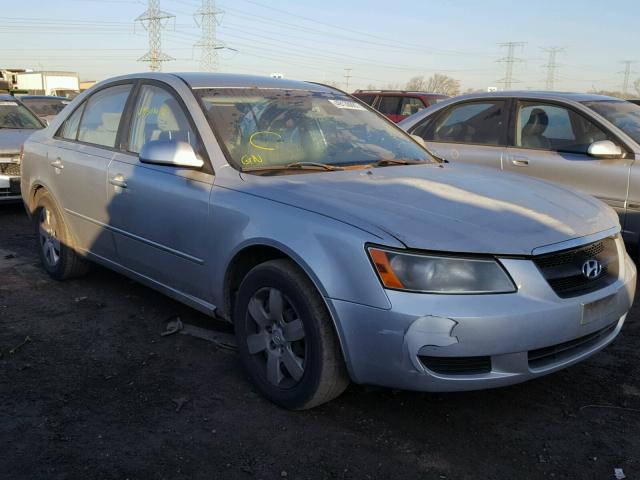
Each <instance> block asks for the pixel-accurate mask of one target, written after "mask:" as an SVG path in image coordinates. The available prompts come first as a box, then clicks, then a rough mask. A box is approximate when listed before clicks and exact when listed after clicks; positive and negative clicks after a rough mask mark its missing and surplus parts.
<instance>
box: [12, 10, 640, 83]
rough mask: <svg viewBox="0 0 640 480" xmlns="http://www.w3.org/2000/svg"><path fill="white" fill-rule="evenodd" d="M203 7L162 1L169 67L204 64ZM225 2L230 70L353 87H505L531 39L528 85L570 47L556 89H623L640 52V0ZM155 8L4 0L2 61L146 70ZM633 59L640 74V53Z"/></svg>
mask: <svg viewBox="0 0 640 480" xmlns="http://www.w3.org/2000/svg"><path fill="white" fill-rule="evenodd" d="M200 6H201V1H200V0H161V9H162V10H163V11H166V12H169V13H171V14H173V15H175V18H174V19H172V20H170V21H168V22H167V24H166V25H165V29H164V30H163V33H162V50H163V51H164V52H165V53H167V54H168V55H170V56H172V57H173V58H175V60H173V61H170V62H166V63H164V64H163V70H164V71H197V70H200V51H199V50H198V49H197V48H194V46H193V45H194V44H195V43H197V42H198V41H199V38H200V36H201V31H200V29H199V27H198V25H197V24H196V22H195V21H194V12H195V11H196V10H197V9H198V8H199V7H200ZM216 7H217V8H218V9H219V10H222V11H224V13H223V14H222V15H220V16H219V25H218V26H217V39H218V41H219V42H220V43H221V45H224V46H226V47H228V48H225V49H221V50H218V59H219V66H218V69H219V71H222V72H235V73H252V74H260V75H269V74H271V73H281V74H283V75H284V76H285V77H286V78H294V79H300V80H310V81H319V82H332V83H335V84H337V86H339V87H341V88H346V89H348V90H353V89H356V88H367V87H375V88H389V87H393V86H395V87H400V88H401V87H403V86H404V85H405V84H406V82H407V81H408V80H409V79H410V78H411V77H414V76H419V75H423V76H425V77H429V76H431V75H433V74H434V73H443V74H445V75H449V76H451V77H453V78H455V79H457V80H459V81H460V83H461V87H462V89H463V90H466V89H468V88H473V89H486V88H487V87H492V86H495V87H501V84H500V83H498V81H499V80H500V79H502V78H503V77H504V76H505V64H503V63H500V62H498V60H499V59H500V58H502V57H504V56H505V55H506V53H507V52H506V48H504V47H501V46H500V45H499V44H500V43H504V42H524V43H525V45H524V46H522V47H519V48H517V49H516V56H517V57H518V58H519V59H521V61H519V62H517V63H516V64H514V73H513V78H514V79H515V80H518V81H519V82H517V83H514V84H513V87H514V88H518V89H542V88H544V86H545V81H546V75H547V71H546V69H545V65H546V64H547V60H548V58H547V55H548V54H547V53H546V52H545V51H544V50H543V48H546V47H551V46H554V47H561V48H563V49H564V50H563V51H561V52H560V53H558V54H557V63H558V69H557V75H556V78H557V79H556V82H555V85H554V87H555V89H556V90H566V91H587V90H592V89H594V90H621V88H622V82H623V73H622V71H623V70H624V68H625V66H624V64H623V63H622V62H623V61H624V60H639V61H640V51H639V48H638V47H639V46H640V28H638V24H639V23H640V22H639V21H640V2H638V1H637V0H633V1H632V0H607V1H606V2H605V1H602V0H601V1H594V0H554V1H549V0H537V1H536V2H526V3H524V2H516V1H513V0H510V1H507V0H485V1H478V0H423V1H408V0H394V1H393V2H389V1H380V0H369V1H364V0H352V1H339V0H323V1H322V2H319V1H315V2H309V1H300V0H299V1H294V0H217V2H216ZM146 8H147V2H146V0H56V1H48V0H47V1H42V0H40V1H36V0H19V1H16V0H0V11H2V12H3V14H2V15H3V18H2V19H1V21H0V42H1V44H2V45H3V46H2V48H1V49H0V67H1V68H8V67H14V68H30V69H34V70H70V71H77V72H78V73H79V74H80V77H81V79H82V80H101V79H105V78H109V77H112V76H115V75H119V74H123V73H131V72H138V71H145V70H147V69H148V65H147V64H145V63H142V62H138V61H137V59H138V58H139V57H141V56H142V55H144V54H145V53H146V51H147V50H148V37H147V32H146V31H145V30H144V28H143V27H142V25H140V24H139V23H138V24H136V22H135V21H134V20H135V18H136V17H137V16H138V15H140V14H141V13H143V12H144V11H145V10H146ZM346 69H350V70H346ZM631 69H632V71H633V73H632V74H631V82H633V81H634V80H636V79H638V78H640V63H637V64H634V65H632V66H631ZM636 72H637V73H636ZM347 73H348V74H349V76H350V77H349V79H348V81H349V85H348V87H347V84H346V82H347V78H346V76H345V75H347ZM631 89H633V87H631ZM638 93H640V92H638Z"/></svg>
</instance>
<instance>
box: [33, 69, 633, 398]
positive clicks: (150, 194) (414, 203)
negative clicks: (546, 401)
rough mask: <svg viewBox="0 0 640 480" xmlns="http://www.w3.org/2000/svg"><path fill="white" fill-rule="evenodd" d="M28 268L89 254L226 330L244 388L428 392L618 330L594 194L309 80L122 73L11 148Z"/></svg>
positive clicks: (614, 264) (560, 357) (624, 269)
mask: <svg viewBox="0 0 640 480" xmlns="http://www.w3.org/2000/svg"><path fill="white" fill-rule="evenodd" d="M21 185H22V197H23V200H24V202H25V205H26V207H27V209H28V211H29V212H30V214H31V216H32V218H33V219H34V228H35V233H36V235H37V238H38V241H39V246H40V256H41V260H42V264H43V267H44V268H45V270H47V271H48V272H49V274H50V275H51V276H53V277H54V278H57V279H66V278H70V277H74V276H78V275H81V274H83V273H85V272H86V270H87V268H88V265H89V262H96V263H100V264H102V265H104V266H106V267H108V268H111V269H113V270H116V271H118V272H121V273H122V274H124V275H127V276H129V277H131V278H133V279H136V280H138V281H140V282H142V283H144V284H146V285H149V286H151V287H152V288H155V289H157V290H159V291H161V292H164V293H165V294H167V295H169V296H171V297H173V298H175V299H178V300H180V301H182V302H184V303H186V304H188V305H191V306H192V307H194V308H196V309H199V310H201V311H203V312H205V313H207V314H210V315H217V316H218V317H221V318H225V319H228V320H229V321H231V322H233V323H234V325H235V332H236V336H237V339H238V346H239V353H240V358H241V359H242V361H243V363H244V365H245V367H246V370H247V372H248V375H249V377H250V378H251V380H252V381H253V382H254V383H255V385H257V387H258V388H259V390H260V391H261V392H263V394H264V395H265V396H267V397H268V398H269V399H271V400H272V401H274V402H275V403H277V404H279V405H282V406H284V407H287V408H292V409H304V408H310V407H313V406H315V405H318V404H320V403H323V402H326V401H329V400H331V399H332V398H334V397H336V396H337V395H339V394H340V393H341V392H342V391H343V390H344V388H345V387H346V386H347V384H348V382H349V381H350V380H351V381H354V382H357V383H362V384H374V385H382V386H388V387H396V388H405V389H414V390H424V391H447V390H469V389H479V388H487V387H497V386H502V385H509V384H513V383H517V382H522V381H524V380H527V379H530V378H534V377H537V376H540V375H544V374H547V373H550V372H553V371H556V370H558V369H561V368H564V367H566V366H569V365H571V364H574V363H576V362H579V361H581V360H583V359H585V358H587V357H589V356H590V355H592V354H593V353H595V352H597V351H598V350H600V349H602V348H603V347H604V346H606V345H607V344H609V343H610V342H611V341H612V340H613V339H614V338H615V337H616V336H617V335H618V333H619V332H620V330H621V328H622V326H623V324H624V321H625V317H626V314H627V311H628V310H629V307H630V305H631V302H632V299H633V296H634V291H635V278H636V270H635V267H634V265H633V263H632V262H631V261H630V260H629V257H628V256H627V254H626V253H625V250H624V246H623V243H622V240H621V237H620V224H619V222H618V218H617V216H616V214H615V212H614V211H613V210H611V209H610V208H609V207H607V206H606V205H604V204H603V203H601V202H600V201H598V200H595V199H593V198H591V197H588V196H585V195H583V194H579V193H576V192H573V191H571V190H567V189H565V188H562V187H559V186H555V185H552V184H548V183H546V182H543V181H539V180H529V179H526V178H523V177H520V176H512V175H503V176H500V177H495V176H493V175H491V174H490V173H488V172H487V171H486V170H485V169H481V168H473V167H471V168H469V167H465V168H461V167H459V166H456V165H454V164H446V163H441V162H439V161H437V160H436V159H434V158H432V157H431V156H430V154H429V153H428V152H427V151H426V150H425V149H424V148H423V147H422V146H421V144H420V143H419V142H417V141H415V140H414V139H412V138H411V137H410V136H408V135H407V134H406V133H404V132H403V131H402V130H400V129H399V128H397V127H396V126H395V125H394V124H393V123H391V122H389V121H388V120H387V119H385V118H384V117H383V116H381V115H380V114H378V113H376V112H374V111H373V110H371V109H370V108H369V107H367V106H366V105H364V104H363V103H361V102H359V101H357V100H355V99H353V98H352V97H349V96H348V95H346V94H344V93H342V92H340V91H337V90H335V89H333V88H330V87H325V86H321V85H317V84H310V83H303V82H295V81H288V80H282V79H270V78H260V77H250V76H236V75H220V74H219V75H212V74H175V75H173V74H151V73H150V74H144V75H131V76H124V77H119V78H115V79H112V80H108V81H105V82H102V83H100V84H98V85H96V86H95V87H94V88H92V89H90V90H89V91H87V92H85V93H83V94H82V95H80V96H79V97H78V98H76V99H75V100H74V101H73V102H72V103H71V104H70V105H69V106H67V107H66V108H65V110H64V111H63V112H62V113H61V114H59V115H58V117H56V119H55V120H54V121H53V122H52V124H51V125H50V126H49V127H48V128H46V129H45V130H43V131H41V132H39V133H36V134H35V135H33V136H32V137H31V138H30V139H29V141H28V142H27V143H26V145H25V150H24V158H23V168H22V183H21Z"/></svg>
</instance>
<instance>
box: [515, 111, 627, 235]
mask: <svg viewBox="0 0 640 480" xmlns="http://www.w3.org/2000/svg"><path fill="white" fill-rule="evenodd" d="M513 124H514V126H513V146H510V147H509V148H508V150H507V153H506V155H505V159H504V162H503V168H504V169H505V170H508V171H513V172H517V173H522V174H525V175H530V176H533V177H537V178H542V179H545V180H549V181H552V182H556V183H560V184H563V185H566V186H569V187H572V188H575V189H577V190H580V191H582V192H585V193H588V194H590V195H593V196H595V197H596V198H599V199H600V200H602V201H604V202H606V203H607V204H609V205H610V206H611V207H613V208H614V209H615V210H616V211H617V212H618V215H619V216H620V221H621V223H622V225H624V219H625V201H626V196H627V182H628V176H629V167H630V165H631V163H632V162H633V160H632V159H597V158H593V157H591V156H589V155H588V154H587V149H588V148H589V145H591V143H593V142H596V141H599V140H611V141H612V142H614V143H616V144H618V145H620V146H621V147H622V145H621V144H620V142H619V141H618V140H617V139H616V138H615V137H614V136H613V135H611V134H610V133H609V132H608V131H607V130H606V129H605V127H603V126H601V125H599V124H596V123H595V121H594V120H592V119H590V118H588V117H586V116H584V115H583V114H582V113H580V112H578V111H576V110H574V109H572V108H571V107H570V106H568V105H565V104H561V103H552V102H546V101H545V102H541V101H534V100H531V101H518V102H516V105H515V116H514V122H513Z"/></svg>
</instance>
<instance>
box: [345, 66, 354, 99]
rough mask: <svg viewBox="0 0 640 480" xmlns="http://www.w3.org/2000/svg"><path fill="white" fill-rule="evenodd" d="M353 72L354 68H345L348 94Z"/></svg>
mask: <svg viewBox="0 0 640 480" xmlns="http://www.w3.org/2000/svg"><path fill="white" fill-rule="evenodd" d="M351 70H353V68H345V69H344V71H345V72H346V73H345V74H344V78H345V79H346V80H347V82H346V84H347V86H346V87H345V90H346V91H347V93H348V92H349V80H351V76H352V75H351Z"/></svg>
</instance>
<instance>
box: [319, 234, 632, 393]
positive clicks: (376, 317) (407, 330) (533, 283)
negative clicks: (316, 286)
mask: <svg viewBox="0 0 640 480" xmlns="http://www.w3.org/2000/svg"><path fill="white" fill-rule="evenodd" d="M618 251H619V258H621V259H624V261H622V262H621V263H622V266H621V268H620V274H619V277H618V280H617V281H616V282H614V283H613V284H611V285H609V286H607V287H605V288H603V289H601V290H598V291H595V292H591V293H589V294H586V295H582V296H579V297H574V298H564V299H563V298H560V297H558V296H557V295H556V293H555V292H554V291H553V290H552V289H551V287H550V286H549V284H548V283H547V281H546V280H545V279H544V278H543V277H542V275H541V274H540V272H539V270H538V269H537V267H536V266H535V265H534V263H533V262H532V261H530V260H520V259H518V260H516V259H501V262H502V264H503V265H504V266H505V268H506V269H507V270H508V271H509V273H510V274H511V276H512V278H513V280H514V281H515V283H516V285H517V286H518V292H517V293H513V294H501V295H431V294H415V293H407V292H399V291H387V295H388V297H389V300H390V302H391V305H392V307H391V309H390V310H384V309H379V308H373V307H368V306H365V305H361V304H355V303H351V302H347V301H343V300H336V299H329V306H330V308H331V310H332V313H333V314H334V318H336V320H337V321H336V324H337V327H338V330H339V334H340V337H341V342H342V346H343V351H344V352H345V357H346V361H347V365H348V368H349V372H350V375H351V377H352V380H353V381H354V382H356V383H362V384H371V385H381V386H386V387H393V388H402V389H407V390H420V391H458V390H475V389H484V388H492V387H499V386H504V385H510V384H514V383H519V382H523V381H525V380H528V379H531V378H535V377H538V376H541V375H545V374H547V373H551V372H554V371H556V370H559V369H562V368H564V367H567V366H569V365H572V364H574V363H577V362H579V361H581V360H584V359H585V358H587V357H589V356H591V355H593V354H594V353H596V352H597V351H599V350H601V349H602V348H604V347H605V346H606V345H608V344H609V343H610V342H611V341H613V339H614V338H615V337H616V336H617V335H618V333H619V332H620V329H621V328H622V325H623V323H624V321H625V318H626V314H627V312H628V311H629V308H630V307H631V304H632V302H633V297H634V294H635V288H636V267H635V265H634V264H633V262H632V261H631V259H630V258H629V256H628V255H627V254H626V252H625V250H624V245H623V244H622V241H620V240H619V241H618ZM598 301H600V302H599V303H595V304H594V302H598ZM585 305H589V306H588V307H585ZM594 305H595V306H597V307H596V308H592V306H594ZM587 313H588V315H587ZM594 313H595V314H594ZM550 347H556V348H550ZM425 358H430V359H434V358H435V360H445V361H449V360H454V363H456V362H458V360H459V359H469V358H471V359H472V360H471V364H474V365H476V367H477V361H476V360H477V359H479V358H485V359H486V358H488V359H489V360H488V362H489V363H488V365H489V367H488V369H486V370H484V371H481V372H479V373H476V372H472V373H465V372H462V373H461V372H456V373H450V372H448V373H443V372H442V371H434V370H432V369H431V368H428V367H427V366H425V364H429V362H425ZM474 359H475V360H474ZM474 362H475V363H474ZM437 363H438V362H436V364H437ZM445 363H446V362H445ZM433 368H435V367H433Z"/></svg>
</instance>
